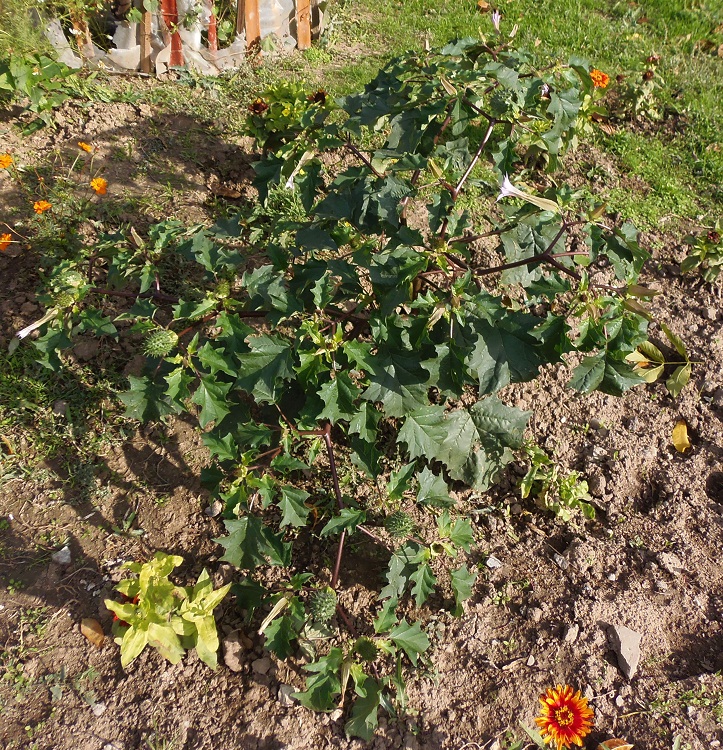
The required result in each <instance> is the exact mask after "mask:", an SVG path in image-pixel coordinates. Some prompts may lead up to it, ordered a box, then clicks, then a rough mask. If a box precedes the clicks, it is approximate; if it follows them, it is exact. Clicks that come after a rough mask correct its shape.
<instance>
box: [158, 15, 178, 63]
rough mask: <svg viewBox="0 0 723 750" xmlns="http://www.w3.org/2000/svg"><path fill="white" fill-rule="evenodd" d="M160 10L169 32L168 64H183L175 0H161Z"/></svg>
mask: <svg viewBox="0 0 723 750" xmlns="http://www.w3.org/2000/svg"><path fill="white" fill-rule="evenodd" d="M161 11H162V15H163V23H165V25H166V28H167V29H168V30H169V31H170V33H171V59H170V61H169V62H170V64H171V65H174V66H180V65H183V47H182V45H181V36H180V34H179V33H178V8H177V6H176V0H161Z"/></svg>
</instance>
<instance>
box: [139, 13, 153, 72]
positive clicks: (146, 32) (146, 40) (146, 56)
mask: <svg viewBox="0 0 723 750" xmlns="http://www.w3.org/2000/svg"><path fill="white" fill-rule="evenodd" d="M150 72H151V13H150V11H147V10H144V11H143V15H142V16H141V73H150Z"/></svg>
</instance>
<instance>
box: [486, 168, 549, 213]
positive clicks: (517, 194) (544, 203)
mask: <svg viewBox="0 0 723 750" xmlns="http://www.w3.org/2000/svg"><path fill="white" fill-rule="evenodd" d="M503 198H522V200H523V201H527V202H528V203H532V205H533V206H537V207H538V208H540V209H542V210H543V211H554V212H555V213H558V214H559V213H560V206H558V205H557V203H555V201H551V200H548V199H547V198H540V196H538V195H530V194H529V193H526V192H525V191H524V190H520V189H519V188H516V187H515V186H514V185H513V184H512V183H511V182H510V178H509V177H508V176H507V175H505V177H504V179H503V180H502V185H501V186H500V194H499V195H498V196H497V202H499V201H501V200H502V199H503Z"/></svg>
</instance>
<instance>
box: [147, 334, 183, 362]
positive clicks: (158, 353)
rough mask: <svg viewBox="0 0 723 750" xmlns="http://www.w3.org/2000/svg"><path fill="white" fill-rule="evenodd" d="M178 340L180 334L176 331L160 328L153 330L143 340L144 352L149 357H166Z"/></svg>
mask: <svg viewBox="0 0 723 750" xmlns="http://www.w3.org/2000/svg"><path fill="white" fill-rule="evenodd" d="M177 341H178V335H177V334H176V333H175V332H174V331H167V330H166V329H165V328H159V329H157V330H155V331H151V332H150V333H149V334H148V336H147V337H146V340H145V341H144V342H143V353H144V354H146V355H147V356H149V357H165V356H166V354H170V352H171V351H172V350H173V347H174V346H175V345H176V342H177Z"/></svg>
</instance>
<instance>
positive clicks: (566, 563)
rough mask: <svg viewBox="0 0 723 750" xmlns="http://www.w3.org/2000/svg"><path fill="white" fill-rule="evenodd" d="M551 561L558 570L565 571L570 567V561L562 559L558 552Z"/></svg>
mask: <svg viewBox="0 0 723 750" xmlns="http://www.w3.org/2000/svg"><path fill="white" fill-rule="evenodd" d="M552 559H553V560H554V561H555V564H556V565H557V567H558V568H560V570H567V569H568V568H569V567H570V561H569V560H568V559H567V558H566V557H563V556H562V555H561V554H560V553H559V552H555V554H554V555H553V556H552Z"/></svg>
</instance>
